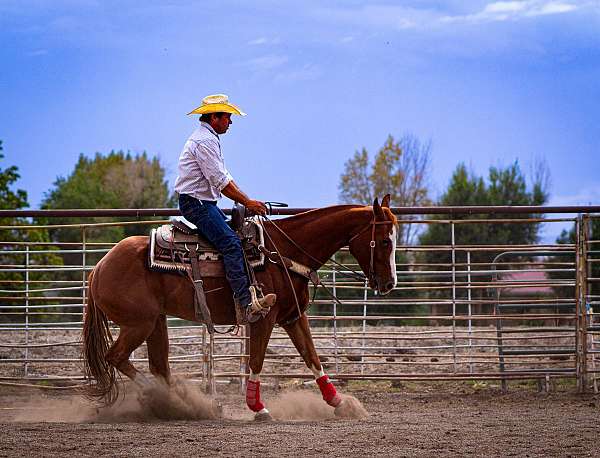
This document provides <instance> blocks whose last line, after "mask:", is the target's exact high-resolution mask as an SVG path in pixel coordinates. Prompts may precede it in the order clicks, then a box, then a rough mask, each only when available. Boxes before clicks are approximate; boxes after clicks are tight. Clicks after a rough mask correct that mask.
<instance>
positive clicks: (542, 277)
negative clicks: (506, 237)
mask: <svg viewBox="0 0 600 458" xmlns="http://www.w3.org/2000/svg"><path fill="white" fill-rule="evenodd" d="M273 210H274V213H277V214H279V215H291V214H295V213H298V212H300V211H305V210H308V209H290V208H285V209H280V208H277V209H273ZM393 211H394V212H395V213H396V214H397V215H399V223H400V225H401V226H402V227H408V226H409V225H410V226H411V227H412V232H413V233H415V232H417V233H423V231H425V230H427V229H428V228H432V227H435V228H436V229H435V230H436V233H438V234H441V235H440V237H441V238H442V239H443V240H444V243H443V244H435V245H420V244H415V243H407V242H404V243H399V244H398V246H397V249H396V261H397V277H398V284H397V286H396V288H394V290H393V291H392V293H390V294H389V295H387V296H383V297H382V296H377V295H376V294H374V293H373V292H372V291H370V290H369V289H368V288H367V285H366V284H365V283H364V282H361V281H357V280H355V279H354V278H353V277H352V276H350V275H349V272H348V271H344V270H343V269H340V268H339V267H338V266H336V265H334V264H333V263H327V264H326V265H324V266H323V268H322V269H321V270H320V271H319V275H320V277H321V280H322V282H323V283H324V284H325V285H326V286H327V287H328V288H330V289H331V290H332V291H333V293H334V294H335V295H337V296H338V297H339V298H340V300H341V302H342V304H343V305H341V306H340V305H339V304H337V303H336V302H335V301H333V300H332V299H331V298H330V297H329V296H327V295H324V294H322V293H321V292H320V291H317V295H316V300H315V301H314V303H313V305H312V306H311V308H310V309H309V311H308V314H309V319H310V322H311V326H312V331H313V337H314V339H315V343H316V346H317V350H318V352H319V355H320V356H321V359H322V363H323V365H324V366H325V370H326V371H327V372H329V374H330V375H331V376H332V377H333V378H337V379H347V380H471V381H488V380H489V381H497V382H498V383H500V384H501V386H502V388H503V389H507V388H508V386H509V383H510V381H511V380H535V381H537V382H538V383H539V387H540V388H541V389H546V390H548V389H551V388H552V386H553V383H554V382H555V380H556V379H570V380H572V381H573V383H574V384H576V386H577V389H578V390H579V391H581V392H583V391H586V390H593V391H594V392H598V380H599V378H600V375H599V373H600V364H599V363H600V316H599V315H600V312H597V311H595V309H596V310H600V307H598V304H599V303H600V240H598V237H600V234H598V233H597V232H596V233H594V232H593V231H592V228H593V226H594V223H596V227H599V226H598V223H599V222H600V221H599V220H600V216H599V215H594V213H595V212H600V206H587V207H425V208H394V209H393ZM559 213H560V214H569V215H571V216H567V217H562V216H560V217H556V216H552V217H545V215H548V214H559ZM177 215H179V213H178V211H177V210H173V209H133V210H129V209H112V210H31V211H11V210H0V217H1V218H3V221H7V220H9V219H10V218H14V223H12V224H5V225H3V226H0V384H16V385H27V384H35V385H36V386H48V387H53V388H61V387H67V388H68V387H72V386H75V385H78V384H81V383H83V382H84V377H83V372H82V361H81V359H80V352H81V342H80V333H81V326H82V318H83V310H84V304H85V291H86V287H87V280H86V279H87V274H88V272H90V271H91V270H92V269H93V268H94V265H95V263H96V262H98V260H99V259H101V257H102V256H104V254H106V253H107V252H108V251H109V250H110V248H111V247H112V246H113V245H114V244H115V243H116V242H117V241H118V237H117V238H114V236H115V235H118V234H121V235H122V234H124V233H131V231H132V230H134V231H138V232H140V233H146V234H147V233H149V231H150V228H151V227H152V226H153V225H158V224H161V223H164V222H165V221H166V220H165V219H156V218H155V217H158V218H164V217H168V216H177ZM402 215H411V216H409V217H402ZM434 215H438V216H434ZM532 215H535V217H532ZM464 217H467V218H466V219H463V218H464ZM28 218H43V220H44V221H50V223H44V224H33V222H32V221H31V220H30V219H28ZM55 218H63V219H64V218H78V219H80V220H84V222H77V223H73V224H66V223H62V222H61V223H60V224H52V223H51V222H52V221H53V220H55ZM97 218H104V219H108V218H112V219H113V220H112V221H103V222H94V220H93V219H97ZM150 218H155V219H150ZM442 218H445V219H442ZM115 219H118V221H114V220H115ZM55 221H56V220H55ZM9 222H10V221H9ZM565 223H567V224H570V225H572V226H573V228H574V229H573V234H574V235H575V236H574V239H573V240H566V242H568V243H528V244H511V243H507V242H506V241H504V242H501V241H499V240H495V239H494V238H493V234H494V233H499V231H500V230H501V229H503V228H507V230H508V229H511V228H512V230H513V231H517V232H519V231H520V232H519V233H522V232H523V231H525V232H527V231H530V232H531V231H532V230H533V229H535V228H537V227H539V225H540V224H544V225H545V226H546V227H548V226H550V225H557V224H560V225H561V227H562V226H564V225H565ZM490 228H493V229H494V230H491V229H490ZM127 231H129V232H127ZM473 231H488V233H489V240H487V241H486V242H489V243H485V244H481V243H478V244H474V243H471V240H472V238H471V236H470V234H472V233H473ZM494 231H495V232H494ZM111 237H113V238H111ZM594 237H595V238H594ZM335 259H336V260H337V261H340V262H343V263H344V264H346V265H349V266H350V267H351V268H359V267H358V265H357V264H356V261H355V260H354V259H353V258H352V256H351V255H350V253H349V252H348V250H347V248H345V249H342V250H340V251H339V252H338V253H336V255H335ZM165 275H169V274H165ZM311 295H312V292H311ZM190 306H191V305H190ZM168 323H169V337H170V342H171V351H170V363H171V365H172V367H173V373H174V374H175V375H180V376H185V377H193V378H198V379H201V380H202V381H203V382H204V383H205V386H206V388H207V390H209V391H214V390H215V389H216V386H217V384H218V383H232V382H234V383H240V385H241V387H242V388H243V386H244V383H245V379H246V377H247V375H248V348H249V346H248V340H249V330H248V329H246V328H244V327H241V328H240V329H239V331H238V333H237V334H236V335H209V334H208V333H207V331H206V328H205V327H204V326H203V325H202V324H199V323H192V322H186V321H183V320H180V319H178V318H172V317H170V318H169V319H168ZM223 329H225V327H223ZM117 333H118V329H117V328H114V329H113V335H116V334H117ZM132 361H133V362H134V363H137V366H138V368H140V369H146V367H147V353H146V349H145V346H142V347H140V348H139V349H138V350H136V351H135V352H134V354H133V355H132ZM261 377H263V378H272V382H273V383H279V382H280V381H283V380H286V379H300V380H310V379H312V374H311V373H310V371H309V370H308V369H307V368H306V367H305V365H304V362H303V361H302V359H301V358H300V356H299V355H298V354H297V352H296V350H295V348H294V346H293V345H292V344H291V341H290V340H289V338H288V337H287V335H286V334H285V332H284V331H283V330H282V329H280V328H275V330H274V332H273V335H272V337H271V341H270V343H269V347H268V349H267V356H266V358H265V364H264V369H263V372H262V373H261Z"/></svg>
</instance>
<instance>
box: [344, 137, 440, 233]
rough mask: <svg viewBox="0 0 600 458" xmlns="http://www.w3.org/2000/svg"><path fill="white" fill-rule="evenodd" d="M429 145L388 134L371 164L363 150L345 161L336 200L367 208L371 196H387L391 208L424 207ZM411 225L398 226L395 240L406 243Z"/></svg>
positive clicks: (425, 203) (426, 197)
mask: <svg viewBox="0 0 600 458" xmlns="http://www.w3.org/2000/svg"><path fill="white" fill-rule="evenodd" d="M430 152H431V143H430V142H428V143H425V144H422V143H421V142H420V141H419V139H418V138H416V137H415V136H414V135H410V134H406V135H404V136H403V137H401V138H400V140H398V141H396V140H394V137H392V136H391V135H390V136H389V137H388V138H387V140H386V141H385V143H384V145H383V146H382V147H381V149H380V150H379V151H378V152H377V154H376V155H375V157H374V160H373V162H372V163H371V161H370V158H369V153H368V151H367V150H366V149H365V148H363V149H362V150H361V151H356V152H355V153H354V156H353V157H352V158H351V159H349V160H348V161H346V163H345V165H344V172H343V173H342V175H341V177H340V183H339V186H338V188H339V199H340V201H341V202H342V203H357V204H365V205H370V204H371V203H373V200H374V198H375V197H377V196H378V197H380V198H381V197H383V196H384V195H385V194H390V195H391V202H392V205H393V206H399V207H411V206H421V205H428V204H429V203H430V200H429V197H428V182H429V173H430V171H429V169H430ZM414 227H415V225H411V224H406V225H400V231H399V232H400V233H399V234H398V239H399V240H401V241H402V242H404V243H409V242H410V241H411V239H412V238H413V237H414V234H415V232H414Z"/></svg>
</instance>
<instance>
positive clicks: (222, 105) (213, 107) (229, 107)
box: [188, 94, 246, 116]
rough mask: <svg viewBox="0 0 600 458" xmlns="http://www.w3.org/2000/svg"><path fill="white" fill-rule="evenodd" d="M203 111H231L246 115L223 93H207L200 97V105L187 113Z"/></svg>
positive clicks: (203, 112)
mask: <svg viewBox="0 0 600 458" xmlns="http://www.w3.org/2000/svg"><path fill="white" fill-rule="evenodd" d="M205 113H232V114H236V115H240V116H246V113H244V112H243V111H242V110H240V108H239V107H237V106H235V105H234V104H233V103H229V97H227V96H226V95H225V94H213V95H207V96H206V97H204V98H203V99H202V105H200V106H199V107H198V108H196V109H195V110H192V111H190V112H189V113H188V114H189V115H191V114H205Z"/></svg>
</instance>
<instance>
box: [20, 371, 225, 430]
mask: <svg viewBox="0 0 600 458" xmlns="http://www.w3.org/2000/svg"><path fill="white" fill-rule="evenodd" d="M220 417H221V408H220V406H219V405H218V404H217V402H216V401H214V400H213V399H211V398H210V397H208V396H207V395H205V394H204V393H202V391H200V390H199V389H198V387H197V386H194V385H192V384H190V383H189V382H186V381H182V380H178V381H175V383H174V384H173V385H171V386H168V385H166V384H165V383H164V382H160V381H156V382H155V383H154V384H153V385H152V386H151V387H148V388H145V389H143V390H140V389H137V388H135V387H133V386H131V385H128V386H127V387H126V389H125V393H124V396H123V397H121V398H120V399H119V400H118V401H117V402H116V403H115V404H113V405H111V406H108V407H96V406H94V405H93V404H91V403H90V402H89V401H88V400H87V399H85V398H84V397H81V396H70V397H67V398H55V399H48V398H44V397H41V396H40V397H36V398H32V399H30V401H29V402H27V404H26V405H25V406H23V409H22V411H21V412H19V413H18V414H17V415H16V416H15V421H18V422H51V423H53V422H62V423H88V422H100V423H119V422H151V421H164V420H214V419H217V418H220Z"/></svg>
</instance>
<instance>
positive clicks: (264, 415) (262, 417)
mask: <svg viewBox="0 0 600 458" xmlns="http://www.w3.org/2000/svg"><path fill="white" fill-rule="evenodd" d="M265 410H266V409H265ZM254 421H273V417H272V416H271V414H270V413H269V411H268V410H267V411H266V412H262V411H261V412H257V413H256V415H254Z"/></svg>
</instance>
